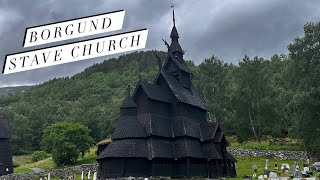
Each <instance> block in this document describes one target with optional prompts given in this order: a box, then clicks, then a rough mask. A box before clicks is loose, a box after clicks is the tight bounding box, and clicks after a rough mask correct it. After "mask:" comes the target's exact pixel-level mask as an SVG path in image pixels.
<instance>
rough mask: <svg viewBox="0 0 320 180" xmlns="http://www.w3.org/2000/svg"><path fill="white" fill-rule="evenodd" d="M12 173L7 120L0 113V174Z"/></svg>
mask: <svg viewBox="0 0 320 180" xmlns="http://www.w3.org/2000/svg"><path fill="white" fill-rule="evenodd" d="M11 173H13V162H12V152H11V145H10V128H9V120H8V119H7V118H5V117H3V116H1V115H0V176H2V175H6V174H11Z"/></svg>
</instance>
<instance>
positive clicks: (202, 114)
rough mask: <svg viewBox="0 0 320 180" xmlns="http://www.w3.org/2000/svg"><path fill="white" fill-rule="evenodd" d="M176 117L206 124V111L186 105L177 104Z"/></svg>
mask: <svg viewBox="0 0 320 180" xmlns="http://www.w3.org/2000/svg"><path fill="white" fill-rule="evenodd" d="M175 115H176V116H184V117H187V118H188V119H192V120H193V121H195V122H198V123H203V122H206V111H205V110H203V109H200V108H197V107H195V106H191V105H188V104H185V103H178V104H177V108H176V112H175Z"/></svg>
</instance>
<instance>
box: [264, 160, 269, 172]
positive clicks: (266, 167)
mask: <svg viewBox="0 0 320 180" xmlns="http://www.w3.org/2000/svg"><path fill="white" fill-rule="evenodd" d="M268 166H269V159H266V166H265V169H266V170H268Z"/></svg>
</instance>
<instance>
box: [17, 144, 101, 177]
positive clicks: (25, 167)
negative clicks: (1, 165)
mask: <svg viewBox="0 0 320 180" xmlns="http://www.w3.org/2000/svg"><path fill="white" fill-rule="evenodd" d="M95 151H96V148H91V149H90V152H88V153H86V154H85V155H84V157H83V158H79V159H78V161H77V163H76V164H74V165H72V166H76V165H81V164H94V163H95V162H96V159H95V158H96V155H95ZM13 159H14V161H16V163H18V164H20V166H19V167H16V168H14V173H28V172H33V171H32V170H31V169H30V168H41V169H45V170H51V169H57V168H61V167H57V166H56V164H55V163H54V162H53V160H52V158H51V157H49V158H46V159H44V160H41V161H38V162H31V155H26V156H14V157H13Z"/></svg>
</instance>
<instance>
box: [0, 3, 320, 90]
mask: <svg viewBox="0 0 320 180" xmlns="http://www.w3.org/2000/svg"><path fill="white" fill-rule="evenodd" d="M172 4H174V5H175V14H176V26H177V29H178V32H179V35H180V44H181V46H182V48H183V49H185V50H186V55H185V58H186V59H192V60H193V61H195V62H196V63H197V64H198V63H200V62H201V61H203V60H204V58H206V57H210V56H212V55H213V54H214V55H215V56H217V57H219V58H220V59H222V60H224V61H225V62H233V63H238V62H239V60H240V59H242V57H243V56H244V55H245V54H248V55H249V56H256V55H257V56H261V57H264V58H270V57H271V56H272V55H273V54H275V53H277V54H281V53H284V54H286V53H287V45H288V44H289V43H290V42H292V40H293V39H294V38H295V37H298V36H302V35H303V25H304V24H305V23H307V22H314V21H319V20H320V1H319V0H304V1H303V0H202V1H198V0H186V1H178V0H176V1H175V0H163V1H159V0H90V1H88V0H68V1H65V0H46V1H44V0H0V66H1V68H2V67H3V61H4V59H5V55H6V54H12V53H18V52H21V51H26V50H32V49H35V48H41V47H49V46H52V45H55V43H52V44H50V45H45V46H37V47H31V48H23V47H22V43H23V38H24V32H25V29H26V28H27V27H31V26H37V25H41V24H47V23H53V22H58V21H64V20H68V19H72V18H80V17H84V16H90V15H95V14H99V13H106V12H110V11H116V10H121V9H123V10H125V11H126V15H125V21H124V24H123V29H122V30H120V31H116V32H110V33H106V34H103V35H107V34H114V33H118V32H126V31H131V30H136V29H141V28H148V29H149V35H148V41H147V46H146V49H157V50H166V47H165V45H164V44H163V42H162V40H161V39H162V38H165V39H167V40H169V35H170V31H171V28H172V10H171V8H170V6H171V5H172ZM101 35H102V34H101ZM87 38H90V37H87ZM87 38H85V39H87ZM78 40H80V39H78ZM72 41H75V40H72ZM66 42H68V41H65V42H63V43H66ZM56 44H61V42H59V43H56ZM108 58H110V56H108V57H103V58H98V59H89V60H84V61H80V62H74V63H69V64H62V65H58V66H53V67H48V68H42V69H37V70H31V71H26V72H20V73H15V74H10V75H2V74H0V87H4V86H14V85H27V84H37V83H41V82H44V81H47V80H49V79H52V78H54V77H62V76H70V75H73V74H75V73H78V72H81V71H82V70H83V69H84V68H86V67H88V66H90V65H92V64H93V63H96V62H101V61H102V60H104V59H108Z"/></svg>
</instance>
